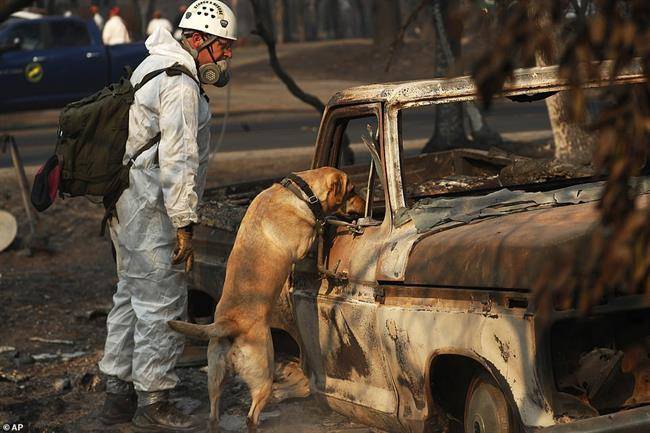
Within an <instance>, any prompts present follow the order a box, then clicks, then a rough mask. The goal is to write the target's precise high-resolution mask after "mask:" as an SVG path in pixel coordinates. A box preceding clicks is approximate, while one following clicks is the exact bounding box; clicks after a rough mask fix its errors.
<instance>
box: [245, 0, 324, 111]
mask: <svg viewBox="0 0 650 433" xmlns="http://www.w3.org/2000/svg"><path fill="white" fill-rule="evenodd" d="M251 5H252V6H253V13H254V15H255V30H254V31H253V33H255V34H257V35H258V36H259V37H261V38H262V40H263V41H264V43H265V44H266V48H267V49H268V52H269V63H270V65H271V68H272V69H273V72H275V74H276V75H277V76H278V78H280V80H282V82H283V83H284V85H285V86H287V89H289V92H291V94H292V95H293V96H295V97H296V98H298V99H300V100H301V101H302V102H304V103H305V104H309V105H311V106H312V107H314V108H315V109H316V110H318V111H319V112H320V113H321V114H322V113H323V112H324V111H325V104H323V102H322V101H321V100H320V99H318V98H317V97H316V96H314V95H312V94H309V93H306V92H305V91H303V90H302V89H301V88H300V86H298V84H297V83H296V82H295V81H294V79H293V78H292V77H291V76H290V75H289V74H288V73H287V72H286V71H285V70H284V68H283V67H282V65H281V64H280V61H279V60H278V54H277V51H276V48H275V38H274V36H273V33H272V32H271V31H270V30H269V28H268V27H267V25H266V23H265V22H264V11H263V7H262V6H261V5H260V0H251Z"/></svg>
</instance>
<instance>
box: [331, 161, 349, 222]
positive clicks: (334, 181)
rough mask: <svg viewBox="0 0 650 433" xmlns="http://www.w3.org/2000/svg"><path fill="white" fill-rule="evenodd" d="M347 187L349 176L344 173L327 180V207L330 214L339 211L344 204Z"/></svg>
mask: <svg viewBox="0 0 650 433" xmlns="http://www.w3.org/2000/svg"><path fill="white" fill-rule="evenodd" d="M347 186H348V176H347V175H346V174H345V173H343V172H342V171H336V172H334V173H332V174H331V175H330V177H329V179H328V180H327V206H328V208H329V210H330V212H331V211H335V210H337V209H338V208H339V207H340V206H341V205H342V204H343V198H344V197H345V193H346V191H347Z"/></svg>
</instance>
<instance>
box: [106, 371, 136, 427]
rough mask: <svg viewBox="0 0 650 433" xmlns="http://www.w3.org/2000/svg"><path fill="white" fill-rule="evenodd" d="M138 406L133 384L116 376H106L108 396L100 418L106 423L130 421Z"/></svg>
mask: <svg viewBox="0 0 650 433" xmlns="http://www.w3.org/2000/svg"><path fill="white" fill-rule="evenodd" d="M137 407H138V397H137V395H136V393H135V390H134V389H133V384H132V383H130V382H125V381H123V380H120V379H119V378H117V377H115V376H107V377H106V398H105V400H104V407H102V412H101V414H100V415H99V420H100V421H101V422H102V423H103V424H105V425H114V424H120V423H124V422H129V421H131V419H132V418H133V415H134V414H135V410H136V408H137Z"/></svg>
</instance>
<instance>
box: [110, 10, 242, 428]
mask: <svg viewBox="0 0 650 433" xmlns="http://www.w3.org/2000/svg"><path fill="white" fill-rule="evenodd" d="M180 27H181V29H182V34H183V39H182V41H181V42H180V43H179V42H178V41H176V40H175V39H174V38H173V37H172V35H171V34H170V33H169V32H168V31H167V30H165V29H162V28H160V29H158V30H156V32H155V33H154V34H153V35H151V36H150V37H149V38H147V40H146V41H145V45H146V47H147V49H148V50H149V56H148V57H147V58H145V60H143V62H142V63H141V64H140V66H138V67H137V68H136V69H135V71H134V72H133V75H132V77H131V82H132V83H133V84H134V85H136V84H137V83H139V82H140V81H141V80H142V79H143V77H144V76H145V75H146V74H147V73H149V72H152V71H155V70H159V69H163V68H167V67H170V66H173V65H175V64H178V65H180V66H182V67H184V68H186V69H187V70H188V71H189V72H190V73H191V75H192V77H193V78H191V77H189V76H187V75H186V74H176V75H168V74H167V73H162V74H160V75H157V76H156V77H155V78H153V79H152V80H151V81H149V82H148V83H147V84H146V85H145V86H143V87H142V88H141V89H139V90H138V91H137V92H136V93H135V101H134V102H133V104H132V105H131V108H130V111H129V137H128V140H127V143H126V153H125V156H124V161H123V162H124V163H125V164H126V163H127V162H128V161H129V160H130V158H131V157H132V155H134V154H135V153H136V152H137V151H138V149H140V148H142V147H143V146H144V145H145V144H146V143H148V142H149V141H150V140H151V139H152V138H153V137H155V136H156V135H157V134H158V133H160V140H159V142H158V144H157V145H154V146H153V147H152V148H150V149H148V150H147V151H145V152H143V153H142V154H141V155H140V156H139V157H138V158H136V160H135V161H134V163H133V165H132V167H131V170H130V175H129V182H130V183H129V187H128V188H127V189H126V190H125V191H124V192H123V193H122V195H121V197H120V199H119V200H118V202H117V204H116V214H117V215H116V216H117V218H112V219H111V221H110V226H109V229H110V234H111V239H112V241H113V245H114V247H115V250H116V263H117V274H118V278H119V281H118V284H117V290H116V292H115V294H114V296H113V308H112V310H111V312H110V313H109V315H108V318H107V328H108V332H107V337H106V344H105V348H104V356H103V358H102V359H101V361H100V362H99V369H100V371H101V372H102V373H104V374H105V375H107V377H106V399H105V404H104V407H103V409H102V414H101V416H100V419H101V420H102V421H103V422H104V423H105V424H117V423H120V422H127V421H129V420H131V421H132V423H133V425H134V426H136V427H137V428H140V429H142V430H146V431H165V432H166V431H174V432H186V431H194V430H195V427H196V426H195V421H193V420H192V418H191V417H190V416H188V415H186V414H183V413H182V412H181V411H180V410H178V409H177V408H176V407H175V406H174V405H173V404H171V403H170V402H169V392H170V390H171V389H173V388H174V387H175V386H176V384H177V382H178V376H177V375H176V374H175V373H174V365H175V363H176V361H177V360H178V358H179V357H180V355H181V353H182V351H183V344H184V338H183V336H182V335H181V334H178V333H176V332H175V331H173V330H172V329H171V328H169V327H168V325H167V321H169V320H171V319H176V318H181V319H183V318H186V316H187V314H186V309H187V282H186V273H187V272H189V270H190V269H191V266H192V261H193V251H192V242H191V241H192V224H194V223H196V222H197V214H196V212H197V211H196V208H197V204H198V202H199V200H200V198H201V196H202V194H203V188H204V185H205V176H206V170H207V162H208V158H209V150H210V146H209V143H210V117H211V111H210V106H209V105H208V101H207V98H206V97H205V96H203V92H202V90H201V89H200V88H199V85H198V83H197V82H196V81H195V79H196V80H198V81H200V82H201V83H202V84H207V85H209V84H214V85H218V86H223V85H225V84H226V83H227V77H229V74H228V73H227V70H226V67H227V64H228V62H227V59H229V58H230V57H231V56H232V48H231V46H232V43H233V41H235V40H236V31H237V22H236V18H235V15H234V14H233V12H232V11H231V10H230V8H229V7H228V6H226V5H225V4H224V3H222V2H220V1H218V0H197V1H195V2H194V3H193V4H192V5H190V7H189V8H188V10H187V12H186V14H185V15H184V17H183V19H182V20H181V22H180ZM134 390H135V392H134ZM136 396H137V410H136V405H135V403H136Z"/></svg>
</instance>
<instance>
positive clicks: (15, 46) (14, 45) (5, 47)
mask: <svg viewBox="0 0 650 433" xmlns="http://www.w3.org/2000/svg"><path fill="white" fill-rule="evenodd" d="M21 45H22V40H21V39H20V38H19V37H18V36H16V37H15V38H13V39H11V40H9V41H7V42H5V43H4V44H2V45H0V53H6V52H8V51H16V50H20V46H21Z"/></svg>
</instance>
